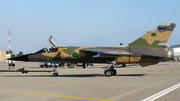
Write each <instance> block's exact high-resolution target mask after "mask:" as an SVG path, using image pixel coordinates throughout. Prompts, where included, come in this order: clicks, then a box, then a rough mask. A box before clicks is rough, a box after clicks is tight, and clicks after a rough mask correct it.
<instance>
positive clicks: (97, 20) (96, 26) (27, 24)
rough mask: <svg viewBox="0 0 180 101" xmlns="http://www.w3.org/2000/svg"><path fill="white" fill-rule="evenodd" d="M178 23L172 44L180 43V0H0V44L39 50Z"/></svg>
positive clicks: (125, 37)
mask: <svg viewBox="0 0 180 101" xmlns="http://www.w3.org/2000/svg"><path fill="white" fill-rule="evenodd" d="M163 22H173V23H175V24H176V28H175V29H174V31H173V33H172V35H171V37H170V39H169V41H168V45H175V44H179V43H180V0H0V49H5V50H8V47H9V46H8V44H9V38H8V31H9V30H10V33H11V36H10V39H11V50H12V51H13V53H14V54H18V53H19V52H20V51H22V52H23V53H33V52H36V51H38V50H40V49H42V48H44V47H47V48H50V47H51V46H50V45H49V44H48V42H47V39H48V37H49V36H51V35H52V36H53V37H54V38H55V39H56V40H57V41H58V44H59V45H61V46H107V47H109V46H117V45H119V43H131V42H133V41H134V40H136V39H137V38H139V37H141V36H142V35H144V34H146V32H147V31H150V30H152V29H154V28H155V27H157V26H158V25H160V24H162V23H163Z"/></svg>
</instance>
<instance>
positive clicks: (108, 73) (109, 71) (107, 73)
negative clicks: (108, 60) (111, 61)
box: [104, 70, 112, 77]
mask: <svg viewBox="0 0 180 101" xmlns="http://www.w3.org/2000/svg"><path fill="white" fill-rule="evenodd" d="M104 74H105V75H106V76H107V77H111V75H112V71H111V70H106V71H105V72H104Z"/></svg>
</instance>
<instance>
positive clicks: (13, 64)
mask: <svg viewBox="0 0 180 101" xmlns="http://www.w3.org/2000/svg"><path fill="white" fill-rule="evenodd" d="M11 63H12V69H13V67H14V69H15V61H14V60H13V61H12V62H11Z"/></svg>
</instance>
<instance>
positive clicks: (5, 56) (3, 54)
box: [0, 49, 11, 62]
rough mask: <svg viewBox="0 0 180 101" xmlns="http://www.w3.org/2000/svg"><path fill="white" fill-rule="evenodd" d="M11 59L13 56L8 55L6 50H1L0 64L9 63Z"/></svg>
mask: <svg viewBox="0 0 180 101" xmlns="http://www.w3.org/2000/svg"><path fill="white" fill-rule="evenodd" d="M8 58H11V54H6V50H4V49H2V50H0V62H7V59H8Z"/></svg>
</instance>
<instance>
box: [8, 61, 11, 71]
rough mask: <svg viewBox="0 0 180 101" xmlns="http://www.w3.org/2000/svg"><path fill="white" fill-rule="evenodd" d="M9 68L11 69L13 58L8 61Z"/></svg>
mask: <svg viewBox="0 0 180 101" xmlns="http://www.w3.org/2000/svg"><path fill="white" fill-rule="evenodd" d="M8 65H9V69H11V60H9V61H8Z"/></svg>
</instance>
